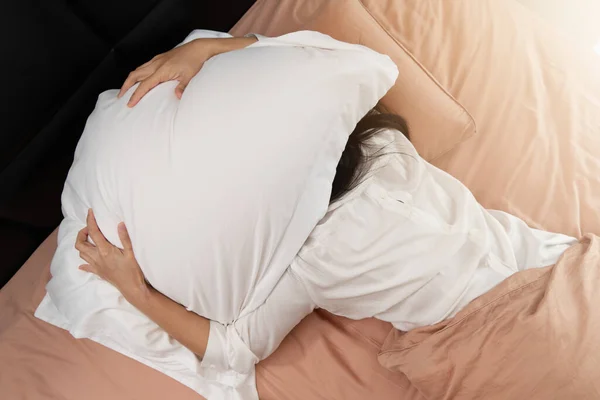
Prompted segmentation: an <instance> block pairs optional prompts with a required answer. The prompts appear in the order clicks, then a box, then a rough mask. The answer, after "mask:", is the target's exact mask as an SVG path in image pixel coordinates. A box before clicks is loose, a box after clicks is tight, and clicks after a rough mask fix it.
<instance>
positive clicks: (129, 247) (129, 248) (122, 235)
mask: <svg viewBox="0 0 600 400" xmlns="http://www.w3.org/2000/svg"><path fill="white" fill-rule="evenodd" d="M117 230H118V231H119V239H121V244H123V250H124V251H125V253H132V252H133V244H131V238H130V237H129V232H127V227H126V226H125V223H124V222H121V223H120V224H119V226H118V227H117Z"/></svg>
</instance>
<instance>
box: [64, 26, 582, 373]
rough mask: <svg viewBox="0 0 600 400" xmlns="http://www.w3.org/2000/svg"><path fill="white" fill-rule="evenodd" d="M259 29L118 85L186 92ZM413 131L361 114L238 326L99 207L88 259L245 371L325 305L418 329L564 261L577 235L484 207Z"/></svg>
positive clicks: (182, 53)
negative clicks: (267, 284) (325, 184)
mask: <svg viewBox="0 0 600 400" xmlns="http://www.w3.org/2000/svg"><path fill="white" fill-rule="evenodd" d="M256 40H257V39H256V38H226V39H197V40H194V41H192V42H190V43H188V44H185V45H183V46H180V47H177V48H175V49H173V50H171V51H169V52H167V53H165V54H162V55H159V56H157V57H155V58H154V59H152V60H151V61H150V62H148V63H146V64H144V65H142V66H140V67H139V68H138V69H136V70H135V71H133V72H132V73H131V74H130V75H129V77H128V78H127V80H126V81H125V83H124V85H123V87H122V88H121V91H120V93H119V96H123V95H124V93H125V92H127V91H128V90H129V89H130V88H132V86H133V85H134V84H136V83H138V82H139V83H140V84H139V86H138V87H137V89H135V92H134V93H133V95H132V96H131V99H130V101H129V106H130V107H133V106H135V105H136V104H137V103H138V102H139V101H140V99H141V98H142V97H143V96H144V95H145V94H146V93H147V92H148V91H149V90H151V89H152V88H153V87H155V86H156V85H158V84H159V83H161V82H164V81H168V80H178V81H179V82H180V83H179V85H178V86H177V89H176V94H177V96H178V97H181V95H182V94H183V91H184V90H185V87H186V85H187V84H188V82H189V81H190V80H191V78H192V77H193V76H194V75H195V74H196V73H198V71H199V70H200V68H201V67H202V64H203V63H204V62H205V61H206V60H207V59H209V58H210V57H212V56H214V55H216V54H219V53H223V52H226V51H231V50H235V49H240V48H243V47H245V46H248V45H250V44H252V43H254V42H255V41H256ZM403 134H406V135H408V130H407V128H406V125H405V124H404V122H403V120H402V119H401V118H399V117H397V116H393V115H383V114H377V113H370V114H368V115H367V116H366V117H365V118H363V120H361V121H360V122H359V123H358V125H357V126H356V128H355V130H354V132H353V133H352V135H351V136H350V139H349V141H348V144H347V146H346V149H345V150H344V153H343V155H342V157H341V159H340V161H339V164H338V168H337V173H336V177H335V180H334V183H333V190H332V195H331V205H330V208H329V211H328V213H327V215H326V216H325V218H323V220H322V221H321V222H320V223H319V225H318V226H317V227H316V228H315V230H314V231H313V232H312V233H311V236H310V238H309V239H308V240H307V242H306V243H305V245H304V246H303V248H302V249H301V251H300V253H299V254H298V256H297V257H296V259H295V260H294V262H293V263H292V265H290V267H289V268H288V270H287V271H286V273H285V274H284V276H283V277H282V278H281V280H280V281H279V282H278V284H277V285H276V287H275V288H274V290H273V292H272V293H271V294H270V296H269V297H268V299H267V300H266V302H265V303H264V304H263V305H262V306H260V307H259V308H258V309H256V310H255V311H254V312H252V313H250V314H248V315H246V316H245V317H243V318H241V319H240V320H237V321H235V322H234V323H233V324H231V325H229V326H223V325H220V324H218V323H215V322H212V321H209V320H207V319H205V318H203V317H202V316H199V315H196V314H194V313H191V312H188V311H187V310H186V309H185V308H184V307H183V306H181V305H179V304H177V303H175V302H174V301H172V300H170V299H169V298H167V297H166V296H164V295H162V294H160V293H159V292H157V291H156V290H154V289H153V288H152V287H151V286H150V285H149V284H148V283H147V282H146V281H145V279H144V275H143V273H142V270H141V269H140V267H139V265H138V263H137V261H136V259H135V256H134V252H133V248H132V245H131V240H130V239H129V237H128V234H127V230H126V228H125V226H124V225H123V224H120V225H119V227H118V231H119V236H120V238H121V241H122V243H123V245H124V249H123V250H121V249H118V248H116V247H114V246H112V245H111V244H110V243H109V242H108V241H107V240H106V239H105V238H104V236H103V235H102V233H101V232H100V230H99V229H98V226H97V224H96V221H95V219H94V216H93V213H92V212H91V210H90V213H89V215H88V226H87V227H86V228H84V229H83V230H82V231H80V232H79V235H78V237H77V243H76V248H77V249H78V250H79V252H80V256H81V258H82V259H84V260H85V261H86V262H87V263H88V264H85V265H82V266H81V267H80V268H81V269H82V270H84V271H88V272H91V273H94V274H97V275H98V276H100V277H101V278H103V279H105V280H107V281H108V282H110V283H111V284H113V285H114V286H115V287H116V288H117V289H119V290H120V291H121V293H122V294H123V295H124V297H125V298H126V299H127V300H128V301H129V302H130V303H131V304H133V305H134V306H135V307H137V308H138V309H139V310H140V311H141V312H143V313H144V314H146V315H147V316H148V317H149V318H150V319H152V320H154V322H156V323H157V324H158V325H159V326H161V327H162V328H163V329H164V330H165V331H166V332H167V333H169V334H170V335H171V336H172V337H173V338H175V339H176V340H178V341H179V342H180V343H181V344H183V345H184V346H186V347H187V348H189V349H190V350H191V351H193V352H194V353H195V354H197V355H198V356H199V357H201V358H202V359H203V364H207V365H212V366H215V367H218V368H221V369H232V370H235V371H237V372H240V373H245V372H248V371H250V370H251V368H252V366H253V365H254V364H255V363H256V362H258V361H259V360H261V359H263V358H265V357H267V356H268V355H269V354H271V353H272V352H273V351H274V350H275V349H276V348H277V346H278V345H279V343H280V342H281V340H282V339H283V338H284V337H285V335H286V334H287V333H288V332H289V331H290V330H291V329H292V328H293V327H294V326H295V325H297V324H298V323H299V322H300V321H301V320H302V318H304V316H306V315H307V314H308V313H310V312H311V311H312V310H313V309H314V308H316V307H320V308H324V309H326V310H328V311H330V312H332V313H334V314H337V315H342V316H346V317H349V318H352V319H361V318H366V317H376V318H379V319H382V320H384V321H388V322H391V323H392V324H393V325H394V326H395V327H396V328H397V329H401V330H410V329H413V328H415V327H419V326H425V325H430V324H434V323H437V322H439V321H441V320H443V319H445V318H448V317H451V316H453V315H455V314H456V313H457V312H458V311H459V310H460V309H461V308H463V307H464V306H465V305H467V304H468V303H469V302H470V301H471V300H473V299H475V298H476V297H478V296H480V295H481V294H483V293H485V292H487V291H488V290H490V289H491V288H492V287H494V286H495V285H497V284H498V283H499V282H501V281H502V280H504V279H505V278H507V277H508V276H510V275H511V274H514V273H515V272H517V271H519V270H523V269H526V268H532V267H543V266H547V265H551V264H554V263H555V262H556V261H557V259H558V257H559V256H560V255H561V254H562V253H563V252H564V251H565V250H566V249H567V248H568V247H569V246H570V245H571V244H573V243H575V239H573V238H571V237H568V236H564V235H560V234H553V233H549V232H543V231H539V230H535V229H530V228H529V227H527V225H526V224H525V223H524V222H523V221H521V220H520V219H518V218H516V217H513V216H511V215H508V214H506V213H503V212H499V211H488V210H485V209H484V208H483V207H481V205H479V204H478V203H477V201H476V200H475V198H474V197H473V195H472V194H471V193H470V192H469V190H468V189H467V188H466V187H465V186H464V185H462V184H461V183H460V182H459V181H458V180H456V179H454V178H453V177H451V176H450V175H448V174H446V173H445V172H443V171H441V170H439V169H437V168H435V167H433V166H432V165H430V164H428V163H427V162H426V161H424V160H423V159H422V158H420V157H419V155H418V154H417V152H416V150H415V148H414V147H413V146H412V144H411V143H410V141H409V140H408V137H407V136H404V135H403ZM88 235H89V236H90V237H91V239H92V240H93V242H94V243H95V245H93V244H91V243H89V242H88ZM232 354H233V356H232Z"/></svg>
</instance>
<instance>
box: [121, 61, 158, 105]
mask: <svg viewBox="0 0 600 400" xmlns="http://www.w3.org/2000/svg"><path fill="white" fill-rule="evenodd" d="M149 66H150V64H148V65H142V66H140V67H138V68H137V69H136V70H135V71H131V73H130V74H129V75H128V76H127V79H125V82H123V86H121V90H119V94H118V95H117V97H118V98H119V99H120V98H121V97H123V95H124V94H125V93H127V91H128V90H129V89H131V87H132V86H133V85H135V84H136V83H138V82H139V81H142V80H144V79H146V78H148V77H149V76H150V75H152V74H154V73H155V72H156V68H148V67H149Z"/></svg>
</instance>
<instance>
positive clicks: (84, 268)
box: [79, 264, 96, 274]
mask: <svg viewBox="0 0 600 400" xmlns="http://www.w3.org/2000/svg"><path fill="white" fill-rule="evenodd" d="M79 269H80V270H82V271H85V272H89V273H91V274H96V270H95V269H94V267H92V266H91V265H89V264H83V265H80V266H79Z"/></svg>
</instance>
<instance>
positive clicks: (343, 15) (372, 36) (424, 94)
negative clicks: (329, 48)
mask: <svg viewBox="0 0 600 400" xmlns="http://www.w3.org/2000/svg"><path fill="white" fill-rule="evenodd" d="M398 9H400V7H398ZM304 29H308V30H316V31H320V32H323V33H326V34H328V35H330V36H332V37H334V38H335V39H338V40H343V41H345V42H350V43H359V44H362V45H365V46H368V47H370V48H372V49H374V50H376V51H378V52H380V53H384V54H387V55H389V56H390V57H391V58H392V59H393V60H394V62H396V64H397V65H398V68H399V70H400V75H399V77H398V80H397V81H396V85H395V86H394V88H393V89H392V90H390V92H389V93H388V95H387V96H386V97H385V98H384V99H383V100H382V101H381V104H382V106H383V107H384V108H385V109H387V110H388V111H391V112H394V113H397V114H399V115H401V116H403V117H404V118H405V119H406V120H407V122H408V125H409V129H410V130H411V134H412V136H411V139H412V141H413V143H414V145H415V147H416V148H417V150H418V151H419V153H420V154H421V156H422V157H424V158H425V159H427V160H435V159H436V158H437V157H439V156H441V155H443V154H445V153H447V152H448V151H450V150H452V149H453V148H454V147H455V146H456V145H457V144H459V143H460V142H462V141H464V140H465V139H467V138H469V137H470V136H472V135H473V134H474V133H475V125H474V122H473V119H472V118H471V116H470V115H469V114H468V112H467V111H465V109H464V108H463V107H462V106H461V105H460V104H459V103H457V102H456V100H454V98H453V97H452V96H451V95H450V94H449V93H448V92H447V91H446V90H445V89H444V88H443V87H442V86H440V85H439V83H438V82H437V81H436V80H435V79H434V78H433V77H432V76H431V75H430V74H429V72H427V70H426V69H424V68H423V66H422V65H421V64H420V63H419V62H418V61H417V60H416V59H415V58H414V57H413V56H412V55H411V53H410V52H408V51H406V49H405V48H404V46H403V45H402V43H401V42H400V41H398V40H397V38H396V37H395V36H394V35H390V32H389V31H388V30H386V29H385V28H384V27H383V25H382V24H381V21H379V20H378V19H375V18H374V17H373V15H371V12H370V10H369V9H367V8H365V7H364V6H363V4H362V3H361V2H360V1H357V0H336V1H324V0H302V1H273V0H270V1H269V0H263V1H258V2H257V3H256V4H255V5H254V6H253V7H252V9H251V10H250V11H249V13H248V14H246V16H245V17H244V18H243V19H242V20H241V21H240V22H238V24H237V25H236V26H235V27H234V28H233V29H232V30H231V33H232V34H234V35H244V34H246V33H251V32H252V33H261V34H264V35H269V36H277V35H281V34H284V33H287V32H291V31H296V30H304Z"/></svg>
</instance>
